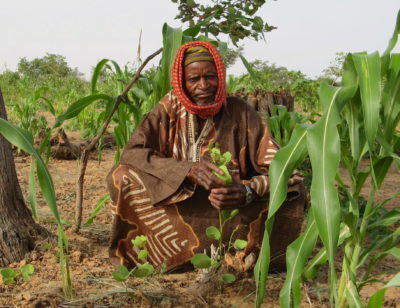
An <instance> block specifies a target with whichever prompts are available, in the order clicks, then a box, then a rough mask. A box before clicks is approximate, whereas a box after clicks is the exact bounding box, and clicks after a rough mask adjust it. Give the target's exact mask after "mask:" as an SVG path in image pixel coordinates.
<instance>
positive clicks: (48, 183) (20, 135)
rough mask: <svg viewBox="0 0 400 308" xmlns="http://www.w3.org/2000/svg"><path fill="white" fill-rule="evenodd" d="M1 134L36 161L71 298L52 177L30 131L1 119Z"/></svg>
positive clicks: (64, 284) (65, 239) (70, 285)
mask: <svg viewBox="0 0 400 308" xmlns="http://www.w3.org/2000/svg"><path fill="white" fill-rule="evenodd" d="M0 134H2V135H3V136H4V137H5V138H6V139H7V140H8V141H9V142H10V143H12V144H14V145H15V146H17V147H19V148H21V149H22V150H24V151H25V152H27V153H28V154H30V155H32V156H33V157H34V158H35V159H36V172H37V177H38V180H39V187H40V189H41V191H42V194H43V197H44V199H45V200H46V202H47V205H48V206H49V208H50V211H51V212H52V214H53V216H54V218H55V219H56V221H57V224H58V245H59V249H60V267H61V276H62V283H63V290H64V294H65V295H66V296H68V297H70V296H71V294H72V283H71V278H70V274H69V265H68V258H67V256H65V257H64V250H67V249H68V241H67V238H66V237H65V234H64V231H63V229H62V222H61V219H60V215H59V213H58V208H57V203H56V196H55V191H54V184H53V180H52V178H51V175H50V173H49V171H48V169H47V167H46V164H45V163H44V161H43V159H42V157H41V155H40V154H39V152H38V151H37V150H36V149H35V148H34V146H33V137H32V135H31V134H30V133H29V132H28V131H25V130H23V129H21V128H19V127H17V126H15V125H12V124H11V123H9V122H7V121H6V120H4V119H2V118H0Z"/></svg>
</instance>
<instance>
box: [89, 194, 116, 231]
mask: <svg viewBox="0 0 400 308" xmlns="http://www.w3.org/2000/svg"><path fill="white" fill-rule="evenodd" d="M108 200H110V195H109V194H106V195H104V196H103V197H101V198H100V200H99V202H97V205H96V207H95V209H94V210H93V211H92V213H90V216H89V218H88V219H87V220H86V222H85V226H89V225H91V224H92V223H93V221H94V219H95V218H96V216H97V214H98V213H99V212H100V211H101V210H102V208H103V207H104V205H105V204H106V203H107V201H108Z"/></svg>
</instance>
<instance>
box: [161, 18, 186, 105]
mask: <svg viewBox="0 0 400 308" xmlns="http://www.w3.org/2000/svg"><path fill="white" fill-rule="evenodd" d="M162 33H163V53H162V58H161V71H160V74H161V75H160V79H159V82H160V89H161V92H160V95H161V96H164V95H165V93H167V92H168V91H169V89H170V88H171V75H170V73H171V68H172V65H173V62H174V59H175V54H176V51H177V50H178V48H179V47H180V45H181V44H182V36H183V34H182V29H180V28H179V29H175V28H172V27H170V26H168V24H166V23H164V25H163V29H162ZM160 98H161V97H160Z"/></svg>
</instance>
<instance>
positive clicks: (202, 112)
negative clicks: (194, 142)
mask: <svg viewBox="0 0 400 308" xmlns="http://www.w3.org/2000/svg"><path fill="white" fill-rule="evenodd" d="M197 46H202V47H205V48H207V49H208V51H209V52H210V54H211V55H212V57H213V59H214V63H215V68H216V70H217V76H218V89H217V94H216V95H215V100H214V103H213V104H211V105H205V106H199V105H197V104H195V103H193V102H192V101H190V98H189V97H188V96H187V95H186V93H185V89H184V87H183V83H184V74H183V69H184V67H183V61H184V59H185V52H186V50H187V49H188V48H191V47H197ZM225 78H226V77H225V66H224V62H223V61H222V58H221V56H220V54H219V52H218V50H217V48H216V47H215V46H214V45H213V44H211V43H209V42H203V41H193V42H188V43H186V44H183V45H182V46H181V47H179V49H178V51H177V52H176V56H175V61H174V65H173V67H172V81H171V83H172V88H173V89H174V93H175V95H176V97H177V98H178V100H179V101H180V102H181V104H182V105H183V106H185V108H186V110H187V111H188V112H189V113H192V114H195V115H198V116H199V117H201V118H203V119H204V118H208V117H210V116H213V115H215V114H217V113H218V112H219V110H220V109H221V107H222V104H223V103H224V102H225V100H226V83H225V82H226V81H225Z"/></svg>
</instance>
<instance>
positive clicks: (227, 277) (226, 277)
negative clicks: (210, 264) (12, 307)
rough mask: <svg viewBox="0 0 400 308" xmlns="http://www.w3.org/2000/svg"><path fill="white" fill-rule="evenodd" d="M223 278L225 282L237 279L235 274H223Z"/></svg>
mask: <svg viewBox="0 0 400 308" xmlns="http://www.w3.org/2000/svg"><path fill="white" fill-rule="evenodd" d="M221 278H222V281H223V282H225V283H232V282H235V281H236V277H235V275H233V274H223V275H222V277H221Z"/></svg>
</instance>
